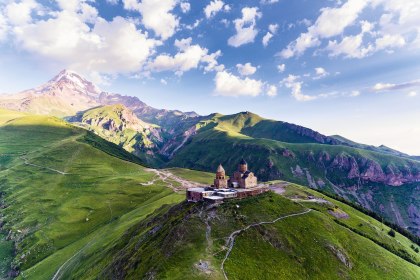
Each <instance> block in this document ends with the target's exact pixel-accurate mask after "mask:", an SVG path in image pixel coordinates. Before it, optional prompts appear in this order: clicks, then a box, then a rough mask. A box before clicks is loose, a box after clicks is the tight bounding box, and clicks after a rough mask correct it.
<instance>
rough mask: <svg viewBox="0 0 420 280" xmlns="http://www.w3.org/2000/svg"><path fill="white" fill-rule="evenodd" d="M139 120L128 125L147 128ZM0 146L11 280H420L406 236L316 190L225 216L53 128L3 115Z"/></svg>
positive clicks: (58, 125)
mask: <svg viewBox="0 0 420 280" xmlns="http://www.w3.org/2000/svg"><path fill="white" fill-rule="evenodd" d="M117 112H118V111H117ZM108 113H109V110H108ZM127 114H128V113H127ZM129 116H130V114H128V115H126V114H125V113H124V118H123V119H130V120H131V121H129V123H132V124H133V125H134V126H135V127H137V125H138V123H137V121H136V120H135V119H131V117H129ZM142 125H144V124H142ZM197 135H198V134H197ZM0 143H1V145H0V225H1V231H2V233H4V234H5V235H6V236H7V239H8V240H9V242H10V241H12V242H13V244H14V250H8V251H2V257H3V258H2V259H1V260H0V261H7V262H8V263H7V266H6V267H8V268H12V270H10V271H9V274H8V275H6V274H0V278H6V279H7V278H9V277H10V276H12V277H15V276H17V277H18V279H35V280H38V279H167V278H170V279H186V278H187V279H224V275H226V276H227V277H228V279H254V278H255V275H262V276H263V277H264V279H290V278H291V277H293V278H294V279H307V278H308V277H310V276H311V277H314V278H317V277H319V278H322V279H349V278H352V279H359V278H363V277H366V278H369V279H374V278H379V277H380V278H383V279H417V278H418V276H419V275H420V267H419V266H418V264H419V263H420V255H419V254H418V253H416V249H418V245H417V244H415V243H414V242H412V241H411V240H409V239H408V238H406V237H405V236H403V235H401V234H399V233H395V236H394V237H391V236H390V235H389V234H388V232H389V231H390V228H389V227H387V226H386V225H383V224H381V222H379V221H377V220H375V219H373V218H371V217H369V216H366V215H364V214H362V213H360V212H359V211H357V210H355V209H353V208H351V207H350V206H348V205H345V204H343V203H340V202H338V201H335V200H333V199H330V198H327V197H323V196H322V195H321V194H320V193H318V192H315V191H312V190H309V189H308V188H304V187H300V186H296V185H293V184H288V183H286V182H273V184H274V185H273V186H274V187H276V191H277V192H280V193H282V194H283V196H284V197H283V196H280V195H278V194H275V193H267V194H265V195H263V196H260V197H253V198H249V199H245V200H241V201H231V202H227V203H225V204H224V205H222V206H220V207H217V208H213V207H206V205H203V204H192V203H191V204H189V203H186V202H185V201H184V199H185V194H184V193H183V192H180V193H176V192H174V191H173V190H174V189H175V188H174V186H176V187H177V188H181V187H182V186H180V185H178V184H177V182H174V181H172V179H171V178H167V177H166V176H156V173H155V172H153V171H152V170H148V169H146V168H144V167H143V166H142V165H141V164H139V163H141V162H140V161H139V160H138V159H137V158H136V157H135V156H133V155H132V154H130V153H128V152H126V151H125V150H123V149H122V148H121V147H118V146H117V145H115V144H112V143H110V142H108V141H105V140H103V139H101V138H100V137H98V136H96V135H94V134H93V133H91V132H89V131H86V130H84V129H81V128H79V127H76V126H74V125H71V124H69V123H66V122H64V121H63V120H60V119H57V118H54V117H48V116H34V115H30V114H23V113H19V112H11V111H4V110H0ZM169 172H170V171H168V170H166V171H165V173H166V174H167V173H169ZM174 172H176V173H177V174H178V176H182V177H183V178H184V180H189V181H192V180H193V178H199V179H200V181H202V183H209V181H210V180H211V177H209V174H207V173H201V172H198V171H190V170H181V169H176V170H174ZM309 196H310V197H312V198H308V197H309ZM314 197H315V198H316V199H314ZM233 241H234V242H233ZM4 254H9V255H4ZM256 256H257V257H256ZM10 259H12V260H13V261H12V263H10ZM0 273H2V271H0Z"/></svg>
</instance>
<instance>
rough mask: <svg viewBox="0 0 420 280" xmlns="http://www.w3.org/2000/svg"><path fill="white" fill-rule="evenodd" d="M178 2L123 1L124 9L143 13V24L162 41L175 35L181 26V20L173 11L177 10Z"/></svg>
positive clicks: (159, 0) (167, 0)
mask: <svg viewBox="0 0 420 280" xmlns="http://www.w3.org/2000/svg"><path fill="white" fill-rule="evenodd" d="M177 2H178V1H177V0H143V1H141V2H138V1H137V0H123V3H124V8H125V9H127V10H135V11H138V12H140V13H141V15H142V18H141V22H142V24H143V25H144V26H145V27H146V28H148V29H152V30H153V31H154V32H155V34H156V35H157V36H159V37H160V38H161V39H162V40H166V39H168V38H169V37H171V36H172V35H174V34H175V31H176V29H177V28H178V26H179V18H178V17H176V16H175V15H174V14H172V13H171V11H172V10H173V9H174V8H175V6H176V4H177Z"/></svg>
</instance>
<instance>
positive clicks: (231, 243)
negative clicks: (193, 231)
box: [220, 209, 312, 280]
mask: <svg viewBox="0 0 420 280" xmlns="http://www.w3.org/2000/svg"><path fill="white" fill-rule="evenodd" d="M311 211H312V209H306V210H305V211H303V212H300V213H294V214H290V215H286V216H281V217H278V218H277V219H275V220H273V221H268V222H259V223H254V224H250V225H248V226H246V227H244V228H242V229H238V230H235V231H234V232H232V233H231V234H230V235H229V237H228V240H227V241H226V246H227V247H228V251H227V252H226V255H225V258H224V259H223V261H222V265H221V266H220V269H221V270H222V272H223V276H224V277H225V279H226V280H228V277H227V275H226V272H225V269H224V266H225V262H226V260H227V258H228V257H229V255H230V252H231V251H232V249H233V246H234V245H235V238H236V237H237V236H238V235H239V234H240V233H242V232H244V231H246V230H248V229H250V228H252V227H256V226H260V225H267V224H274V223H276V222H278V221H280V220H283V219H286V218H290V217H295V216H301V215H305V214H308V213H309V212H311Z"/></svg>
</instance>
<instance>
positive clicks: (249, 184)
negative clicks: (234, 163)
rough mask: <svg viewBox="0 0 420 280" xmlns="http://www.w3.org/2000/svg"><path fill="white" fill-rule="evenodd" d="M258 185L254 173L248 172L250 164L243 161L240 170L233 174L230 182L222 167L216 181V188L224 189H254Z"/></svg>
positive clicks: (218, 170) (240, 163)
mask: <svg viewBox="0 0 420 280" xmlns="http://www.w3.org/2000/svg"><path fill="white" fill-rule="evenodd" d="M257 184H258V181H257V177H256V176H255V175H254V173H253V172H251V171H249V170H248V163H247V162H246V161H245V160H244V159H242V160H241V161H240V162H239V166H238V170H237V171H235V172H234V173H233V176H231V177H230V179H229V180H227V179H226V172H225V170H224V168H223V166H222V165H219V167H218V168H217V171H216V179H214V185H213V186H214V187H215V188H217V189H222V188H227V187H229V188H241V189H247V188H254V187H256V186H257Z"/></svg>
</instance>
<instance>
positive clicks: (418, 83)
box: [371, 80, 420, 92]
mask: <svg viewBox="0 0 420 280" xmlns="http://www.w3.org/2000/svg"><path fill="white" fill-rule="evenodd" d="M413 87H420V80H413V81H409V82H404V83H400V84H392V83H377V84H375V85H374V86H373V87H372V88H371V90H372V91H376V92H379V91H392V90H402V89H407V88H413Z"/></svg>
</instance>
